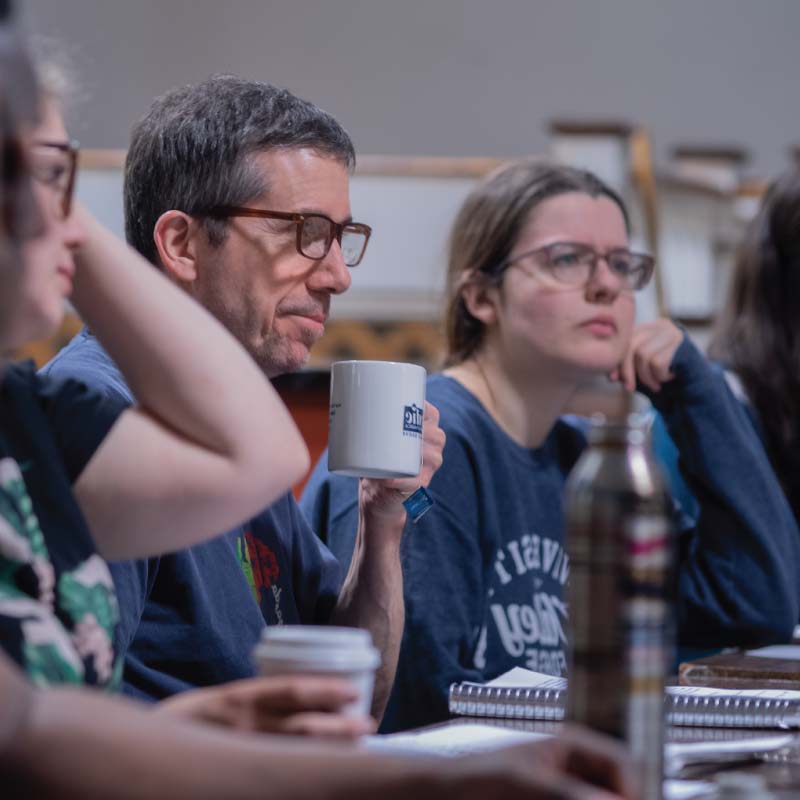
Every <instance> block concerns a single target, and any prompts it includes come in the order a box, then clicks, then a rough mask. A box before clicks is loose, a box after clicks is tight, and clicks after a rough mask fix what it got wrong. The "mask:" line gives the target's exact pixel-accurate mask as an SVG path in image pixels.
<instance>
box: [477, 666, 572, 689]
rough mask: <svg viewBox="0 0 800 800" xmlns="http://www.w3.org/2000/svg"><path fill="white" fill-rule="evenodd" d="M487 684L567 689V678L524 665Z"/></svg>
mask: <svg viewBox="0 0 800 800" xmlns="http://www.w3.org/2000/svg"><path fill="white" fill-rule="evenodd" d="M486 685H487V686H511V687H512V688H515V689H517V688H520V687H522V688H525V689H529V688H531V687H533V688H537V689H566V688H567V679H566V678H560V677H558V676H555V675H545V674H544V673H543V672H532V671H531V670H529V669H525V668H524V667H514V668H513V669H510V670H509V671H508V672H504V673H503V674H502V675H498V676H497V677H496V678H495V679H494V680H491V681H489V682H488V683H487V684H486Z"/></svg>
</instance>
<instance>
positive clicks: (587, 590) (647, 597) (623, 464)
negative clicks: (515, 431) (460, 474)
mask: <svg viewBox="0 0 800 800" xmlns="http://www.w3.org/2000/svg"><path fill="white" fill-rule="evenodd" d="M669 508H670V505H669V499H668V495H667V491H666V484H665V482H664V479H663V478H662V476H661V472H660V469H659V467H658V465H657V463H656V462H655V460H654V458H653V456H652V453H651V450H650V444H649V436H648V425H647V417H645V416H644V415H642V414H628V415H627V416H625V417H624V418H623V421H622V422H607V421H605V420H604V419H603V418H601V417H597V418H594V419H593V421H592V427H591V430H590V434H589V446H588V448H587V449H586V450H585V451H584V453H583V455H582V456H581V458H580V459H579V460H578V463H577V464H576V465H575V467H574V469H573V471H572V473H571V474H570V477H569V479H568V482H567V489H566V497H565V521H566V531H565V540H566V548H567V552H568V553H569V557H570V578H569V586H568V608H569V622H570V635H569V642H570V664H569V673H568V680H569V683H568V687H569V688H568V693H567V718H568V719H569V720H571V721H574V722H579V723H582V724H584V725H587V726H588V727H590V728H593V729H595V730H598V731H602V732H604V733H606V734H609V735H611V736H614V737H616V738H618V739H621V740H623V741H625V742H626V743H627V744H628V746H629V748H630V750H631V752H632V754H633V756H634V758H635V759H636V762H637V765H638V769H640V770H641V785H642V797H643V798H646V800H651V798H660V797H661V785H662V761H663V741H664V732H663V730H664V696H663V693H664V677H665V672H666V670H667V668H668V665H669V664H670V662H671V658H672V647H673V633H672V614H671V596H670V595H671V587H672V584H673V580H672V561H673V559H672V535H671V525H670V514H669Z"/></svg>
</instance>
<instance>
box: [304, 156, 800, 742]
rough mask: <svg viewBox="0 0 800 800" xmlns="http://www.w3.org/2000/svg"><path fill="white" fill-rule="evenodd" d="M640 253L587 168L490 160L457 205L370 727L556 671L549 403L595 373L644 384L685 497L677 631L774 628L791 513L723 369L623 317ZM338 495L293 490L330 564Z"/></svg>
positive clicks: (320, 485)
mask: <svg viewBox="0 0 800 800" xmlns="http://www.w3.org/2000/svg"><path fill="white" fill-rule="evenodd" d="M652 270H653V260H652V258H650V257H649V256H647V255H643V254H639V253H635V252H631V250H630V248H629V244H628V220H627V213H626V210H625V207H624V205H623V202H622V200H621V199H620V198H619V196H618V195H617V194H616V193H615V192H613V191H612V190H611V189H610V188H609V187H607V186H606V185H605V184H603V183H602V182H601V181H600V180H598V179H597V178H596V177H595V176H593V175H591V174H590V173H588V172H584V171H581V170H577V169H572V168H569V167H563V166H554V165H550V164H546V163H541V162H535V161H521V162H516V163H512V164H508V165H506V166H504V167H502V168H500V169H498V170H497V171H495V172H494V173H492V174H490V175H489V176H488V177H487V178H486V179H485V180H483V181H482V182H481V183H480V184H479V185H478V186H477V187H476V188H475V189H474V190H473V191H472V193H471V194H470V195H469V196H468V198H467V199H466V201H465V203H464V205H463V206H462V208H461V210H460V211H459V213H458V215H457V217H456V220H455V222H454V224H453V228H452V234H451V239H450V258H449V269H448V283H447V302H448V308H447V315H446V323H447V358H446V368H445V370H444V372H443V373H441V374H438V375H434V376H432V377H431V378H430V379H429V381H428V400H429V401H430V402H432V403H434V404H435V405H436V406H437V407H438V408H439V409H440V412H441V417H440V424H441V426H442V428H443V429H444V430H445V433H446V434H447V444H446V446H445V451H444V463H443V466H442V467H441V468H440V470H439V472H438V473H437V474H436V476H435V477H434V479H433V481H432V482H431V485H430V488H429V491H430V493H431V495H432V496H433V498H434V500H435V505H434V507H433V508H432V509H431V511H430V512H429V513H428V514H427V515H426V516H425V517H424V518H423V519H422V520H421V521H420V522H419V523H418V525H416V526H415V527H412V528H411V529H410V530H408V531H407V532H406V537H405V539H404V548H405V552H404V560H403V567H404V580H405V598H406V631H405V636H404V639H403V647H402V651H401V656H400V663H399V667H398V673H397V679H396V682H395V687H394V692H393V695H392V699H391V700H390V704H389V708H388V709H387V712H386V716H385V717H384V725H383V729H384V730H387V731H388V730H393V729H399V728H406V727H410V726H414V725H420V724H423V723H427V722H433V721H436V720H441V719H444V718H446V717H447V713H448V712H447V691H448V687H449V686H450V684H451V683H453V682H455V681H463V680H469V681H477V682H483V681H485V680H489V679H491V678H494V677H496V676H497V675H499V674H502V673H504V672H506V671H507V670H509V669H511V668H512V667H514V666H522V667H528V668H529V669H533V670H537V671H540V672H546V673H551V674H561V673H562V672H563V671H564V668H565V663H566V657H565V653H566V644H567V641H566V629H567V614H568V609H567V607H566V604H565V600H564V585H565V583H566V580H567V577H568V574H569V569H568V564H569V561H568V555H567V553H566V552H565V550H564V543H563V513H562V495H563V488H564V482H565V479H566V476H567V473H568V472H569V470H570V469H571V467H572V466H573V464H574V463H575V461H576V459H577V458H578V456H579V455H580V453H581V452H582V450H583V448H584V446H585V439H584V435H583V433H582V431H581V429H580V427H578V426H576V425H575V424H573V423H571V422H569V421H567V420H565V419H563V418H562V417H561V415H562V414H564V413H565V410H566V408H567V406H568V403H569V401H570V399H571V398H572V397H573V395H574V394H575V392H576V390H578V388H579V387H581V386H582V385H584V384H586V383H587V382H589V381H593V380H595V379H597V378H599V377H601V376H603V375H608V376H610V377H611V378H612V380H616V381H619V382H621V383H622V384H623V385H624V387H625V388H626V389H627V390H628V391H633V390H634V389H635V388H636V386H637V383H638V385H639V388H640V389H641V390H642V391H644V392H646V393H647V394H648V395H649V396H650V398H651V399H652V401H653V403H654V405H655V406H656V408H657V409H658V410H659V411H660V412H661V413H662V415H663V417H664V419H665V420H666V423H667V426H668V428H669V432H670V435H671V436H672V438H673V440H674V441H675V443H676V445H677V447H678V450H679V453H680V456H681V459H682V462H683V464H684V467H685V476H684V477H685V478H686V480H687V482H688V483H689V485H690V486H691V488H692V489H693V490H694V492H695V494H696V496H697V497H698V498H699V500H700V513H699V516H698V518H697V519H696V520H688V519H685V518H684V519H682V527H683V528H685V532H684V534H685V535H683V536H682V537H681V542H680V563H679V570H678V605H677V624H678V634H679V640H680V643H681V644H683V645H686V646H694V647H704V648H706V649H711V648H714V647H722V646H726V645H735V644H739V645H743V644H754V643H756V642H769V641H780V640H786V639H788V638H789V636H790V634H791V631H792V627H793V625H794V623H795V621H796V619H797V614H798V611H799V610H800V597H798V589H797V581H796V574H797V566H798V564H800V535H798V531H797V526H796V524H795V522H794V520H793V519H792V515H791V513H790V511H789V509H788V508H787V507H786V504H785V501H783V499H782V497H781V493H780V489H779V487H778V485H777V483H776V481H775V480H774V477H773V476H772V474H771V471H770V469H769V465H768V463H767V461H766V458H764V456H763V453H762V452H761V448H760V447H759V445H758V442H757V439H756V438H755V437H754V435H753V434H752V431H751V430H748V425H747V423H746V420H745V417H744V413H743V411H742V409H741V407H740V405H739V404H738V403H737V401H736V399H735V398H734V397H733V395H732V394H731V393H730V392H729V390H728V389H727V386H726V384H725V381H724V379H723V377H722V375H721V374H720V373H719V372H718V371H716V370H715V369H713V368H712V367H711V366H710V365H709V364H708V363H707V362H706V360H705V358H704V357H703V356H702V355H701V354H700V353H699V352H698V350H697V349H696V348H695V347H694V345H693V344H692V343H691V341H690V340H689V339H688V338H687V337H686V335H685V334H684V332H683V331H682V330H680V329H679V328H678V327H677V326H676V325H674V324H673V323H672V322H670V321H669V320H657V321H654V322H648V323H645V324H641V325H638V326H635V325H634V313H635V302H634V293H635V292H636V291H637V290H639V289H641V288H642V287H643V286H645V285H646V283H647V281H648V279H649V278H650V275H651V274H652ZM742 465H747V469H746V470H743V469H742ZM354 498H355V494H354V490H353V487H352V485H351V484H349V483H348V481H347V479H344V478H340V477H338V476H326V475H325V473H324V468H320V469H318V470H317V473H316V474H315V476H314V477H313V478H312V482H311V483H310V484H309V487H308V488H307V489H306V495H305V497H304V506H305V509H306V511H307V513H308V514H309V516H310V517H312V524H313V525H315V529H316V530H317V531H320V532H327V537H328V543H329V545H330V546H331V547H332V549H333V550H334V552H335V553H336V555H337V556H338V557H339V558H340V560H344V561H345V563H346V559H347V558H348V555H349V552H348V548H349V547H350V543H349V541H347V539H346V534H345V531H347V530H348V525H349V524H350V523H351V519H350V517H351V516H352V513H353V505H354Z"/></svg>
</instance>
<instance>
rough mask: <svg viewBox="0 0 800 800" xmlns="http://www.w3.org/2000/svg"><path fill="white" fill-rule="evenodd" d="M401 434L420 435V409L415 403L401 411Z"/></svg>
mask: <svg viewBox="0 0 800 800" xmlns="http://www.w3.org/2000/svg"><path fill="white" fill-rule="evenodd" d="M403 433H415V434H417V435H419V436H421V435H422V409H421V408H420V407H419V406H418V405H417V404H416V403H412V404H411V405H410V406H405V408H404V409H403Z"/></svg>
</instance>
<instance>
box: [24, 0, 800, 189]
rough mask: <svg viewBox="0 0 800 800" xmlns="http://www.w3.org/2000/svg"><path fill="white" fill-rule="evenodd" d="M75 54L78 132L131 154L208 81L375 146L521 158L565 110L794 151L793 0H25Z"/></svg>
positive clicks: (364, 146) (659, 141) (799, 50)
mask: <svg viewBox="0 0 800 800" xmlns="http://www.w3.org/2000/svg"><path fill="white" fill-rule="evenodd" d="M20 5H21V6H24V9H23V17H24V21H25V22H26V23H27V27H28V28H29V29H32V30H35V31H39V32H42V33H48V34H53V35H57V36H60V37H62V38H63V39H64V40H66V41H67V42H70V43H72V44H73V45H75V49H76V61H77V64H78V67H79V69H80V73H81V75H82V77H83V80H84V83H85V88H86V89H87V90H88V92H89V95H90V97H89V100H88V102H87V104H86V106H85V107H84V108H83V109H82V110H81V113H80V122H79V124H78V125H77V126H74V127H75V132H76V134H77V135H78V136H79V137H80V139H81V140H82V143H83V144H84V145H86V146H95V147H122V146H124V145H125V143H126V139H127V133H128V130H129V128H130V125H131V122H132V121H133V120H134V119H135V118H136V117H137V116H138V115H139V114H140V113H141V112H142V111H143V109H144V108H145V107H146V105H147V103H148V102H149V100H150V99H151V98H152V97H153V96H154V95H156V94H158V93H160V92H162V91H164V90H165V89H166V88H168V87H170V86H172V85H175V84H177V83H185V82H192V81H195V80H197V79H199V78H202V77H204V76H206V75H207V74H209V73H211V72H214V71H232V72H237V73H240V74H243V75H246V76H251V77H255V78H261V79H265V80H270V81H272V82H274V83H277V84H282V85H286V86H288V87H289V88H291V89H292V90H294V91H295V92H297V93H298V94H300V95H302V96H305V97H307V98H308V99H311V100H313V101H315V102H318V103H319V104H321V105H323V106H324V107H326V108H328V109H329V110H330V111H332V112H333V113H334V114H336V115H337V117H339V118H340V119H341V120H342V121H343V122H344V124H345V125H346V126H347V127H348V128H349V130H350V131H351V133H352V134H353V136H354V138H355V140H356V144H357V147H358V149H359V151H360V152H364V153H392V154H429V155H454V156H464V155H489V156H505V155H519V154H523V153H530V152H537V151H538V152H541V151H543V150H544V149H545V147H546V138H545V129H544V124H545V121H546V120H547V119H548V118H550V117H552V116H554V115H565V114H566V115H595V116H603V117H609V116H611V117H622V118H627V119H629V120H631V121H638V122H643V123H645V124H647V125H649V126H650V127H651V129H652V131H653V133H654V135H655V139H656V149H657V154H658V157H659V160H660V161H662V162H663V161H664V160H665V156H666V153H667V152H668V148H669V146H670V144H671V143H673V142H676V141H687V140H691V141H709V142H716V141H720V140H723V141H725V142H730V143H741V144H744V145H746V146H747V147H749V148H751V149H752V151H753V155H754V157H755V159H754V163H753V170H754V171H755V172H756V173H758V174H761V175H769V174H772V173H775V172H776V171H778V170H780V169H782V168H783V166H784V165H785V164H786V163H787V156H786V147H787V145H788V144H789V143H791V142H800V114H799V113H798V109H797V80H798V75H800V47H799V46H798V38H800V2H796V0H762V2H756V0H495V2H487V0H429V1H428V2H422V1H421V0H391V1H390V0H281V1H280V2H279V0H271V1H270V2H265V1H262V2H258V1H257V0H227V2H221V1H220V0H24V2H22V3H20Z"/></svg>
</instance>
